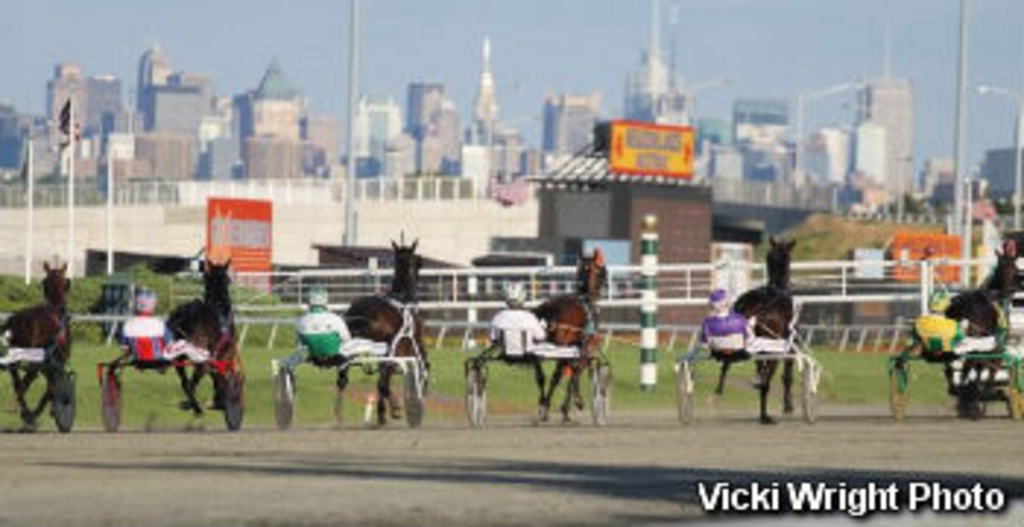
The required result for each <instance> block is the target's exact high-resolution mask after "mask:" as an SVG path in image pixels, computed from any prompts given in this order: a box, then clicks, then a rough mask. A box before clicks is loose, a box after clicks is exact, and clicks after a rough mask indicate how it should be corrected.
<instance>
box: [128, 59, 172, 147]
mask: <svg viewBox="0 0 1024 527" xmlns="http://www.w3.org/2000/svg"><path fill="white" fill-rule="evenodd" d="M170 75H171V68H170V65H169V64H168V61H167V56H166V55H165V54H164V50H163V48H161V47H160V44H154V45H153V46H152V47H150V48H149V49H147V50H146V51H145V52H144V53H143V54H142V56H141V57H140V58H139V77H138V83H137V85H136V92H135V96H136V108H137V109H138V110H139V113H140V114H141V115H142V122H143V124H144V126H145V129H146V130H152V129H153V115H154V114H155V111H154V109H153V105H154V101H153V99H154V94H155V89H156V87H158V86H166V85H167V79H168V77H170Z"/></svg>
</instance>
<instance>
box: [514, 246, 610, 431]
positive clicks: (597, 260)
mask: <svg viewBox="0 0 1024 527" xmlns="http://www.w3.org/2000/svg"><path fill="white" fill-rule="evenodd" d="M607 280H608V268H607V266H606V265H605V261H604V254H603V253H602V252H601V250H600V249H595V250H594V253H593V255H591V256H589V257H588V256H586V255H584V254H583V252H582V251H581V252H580V254H579V260H578V263H577V265H576V291H575V292H573V293H571V294H565V295H559V296H555V297H553V298H550V299H548V300H547V301H545V302H544V303H542V304H541V305H539V306H537V308H536V309H534V310H533V313H534V314H535V315H537V318H539V319H540V320H541V321H543V322H544V323H545V324H546V325H547V333H548V334H547V340H548V342H551V343H552V344H554V345H556V346H572V347H575V348H578V349H579V350H580V356H579V358H576V359H559V360H558V361H556V362H555V371H554V372H553V373H552V374H551V382H550V384H549V385H548V388H547V390H545V389H544V370H543V368H542V367H541V363H540V361H536V362H535V363H534V368H535V370H536V377H537V387H538V388H539V389H540V403H539V407H538V409H537V417H538V419H539V420H540V421H542V422H543V421H547V420H548V413H549V412H550V409H551V397H552V396H553V395H554V393H555V389H556V388H557V387H558V384H559V383H560V382H561V381H562V376H563V375H564V374H565V370H566V368H568V369H569V370H570V372H571V374H570V376H569V386H568V387H567V388H566V393H565V401H564V402H563V403H562V420H563V421H565V422H569V421H571V420H572V418H571V417H570V415H569V411H570V409H571V405H572V404H573V403H575V405H576V408H577V409H578V410H582V409H583V396H582V395H581V394H580V375H581V374H582V372H583V367H584V366H585V365H586V364H588V363H589V360H590V356H591V352H592V350H593V347H594V344H596V342H597V339H596V338H595V335H597V325H598V307H597V300H598V298H599V297H600V296H601V289H602V287H603V286H604V284H605V283H606V282H607Z"/></svg>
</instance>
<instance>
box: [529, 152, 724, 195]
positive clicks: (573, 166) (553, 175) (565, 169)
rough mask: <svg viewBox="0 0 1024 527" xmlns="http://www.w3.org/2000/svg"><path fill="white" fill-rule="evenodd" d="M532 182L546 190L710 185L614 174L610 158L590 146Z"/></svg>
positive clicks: (639, 175) (672, 179)
mask: <svg viewBox="0 0 1024 527" xmlns="http://www.w3.org/2000/svg"><path fill="white" fill-rule="evenodd" d="M530 180H531V181H534V182H536V183H539V184H540V185H541V186H544V187H565V188H581V187H582V188H591V187H602V186H606V185H609V184H623V183H625V184H630V185H655V186H667V187H694V186H697V187H703V186H707V182H706V181H705V180H703V179H698V178H690V179H684V178H676V177H666V176H663V175H655V174H621V173H617V172H613V171H612V170H611V166H610V165H609V163H608V154H607V153H605V152H601V151H599V150H597V149H596V148H595V147H594V144H593V143H591V144H588V145H587V146H585V147H584V148H582V149H580V151H579V152H577V153H576V154H574V155H573V156H572V157H571V158H569V159H568V160H567V161H566V162H565V163H562V164H561V165H559V166H557V167H555V168H554V169H553V170H551V171H549V172H548V173H547V174H544V175H541V176H536V177H531V178H530Z"/></svg>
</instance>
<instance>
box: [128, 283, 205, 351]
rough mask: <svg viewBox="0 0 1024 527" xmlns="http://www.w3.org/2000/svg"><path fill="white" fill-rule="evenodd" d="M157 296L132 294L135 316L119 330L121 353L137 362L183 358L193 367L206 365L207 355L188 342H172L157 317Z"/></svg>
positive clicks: (143, 290) (145, 292) (144, 290)
mask: <svg viewBox="0 0 1024 527" xmlns="http://www.w3.org/2000/svg"><path fill="white" fill-rule="evenodd" d="M156 305H157V297H156V293H154V292H153V291H152V290H150V289H148V288H145V287H143V288H139V290H138V292H137V293H136V294H135V315H134V316H132V318H129V319H128V320H127V321H126V322H125V323H124V326H123V327H122V328H121V349H122V350H123V351H124V353H125V355H130V356H133V357H134V358H135V360H137V361H139V362H154V361H171V360H175V359H177V358H179V357H186V358H187V359H188V360H189V361H191V362H194V363H201V362H206V361H207V360H209V359H210V352H209V351H207V350H205V349H202V348H199V347H197V346H195V345H193V344H192V343H190V342H188V341H187V340H177V341H173V337H172V335H171V332H170V330H169V329H168V328H167V324H165V323H164V320H163V319H161V318H160V317H157V316H156Z"/></svg>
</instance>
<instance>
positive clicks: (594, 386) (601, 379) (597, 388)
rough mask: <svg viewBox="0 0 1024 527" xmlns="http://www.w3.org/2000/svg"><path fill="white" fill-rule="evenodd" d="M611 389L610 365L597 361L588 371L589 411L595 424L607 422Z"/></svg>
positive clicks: (600, 424)
mask: <svg viewBox="0 0 1024 527" xmlns="http://www.w3.org/2000/svg"><path fill="white" fill-rule="evenodd" d="M611 390H612V372H611V365H609V364H606V363H601V362H598V363H597V366H595V367H594V368H593V369H592V370H591V371H590V392H591V403H590V411H591V413H592V414H593V417H594V424H595V425H597V426H604V425H606V424H608V416H609V414H610V413H611V400H612V399H611V395H612V394H611Z"/></svg>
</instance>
